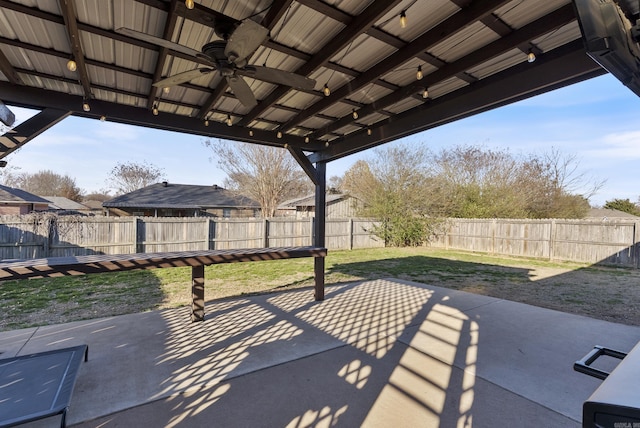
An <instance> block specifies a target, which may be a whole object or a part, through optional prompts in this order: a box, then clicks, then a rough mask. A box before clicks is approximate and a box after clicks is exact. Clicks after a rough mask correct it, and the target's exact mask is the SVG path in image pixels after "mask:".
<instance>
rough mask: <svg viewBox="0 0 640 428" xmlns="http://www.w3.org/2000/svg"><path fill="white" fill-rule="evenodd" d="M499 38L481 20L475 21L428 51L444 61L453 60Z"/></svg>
mask: <svg viewBox="0 0 640 428" xmlns="http://www.w3.org/2000/svg"><path fill="white" fill-rule="evenodd" d="M499 38H500V36H499V35H498V34H496V32H495V31H493V30H491V29H490V28H489V27H487V26H486V25H484V24H483V23H481V22H475V23H473V24H471V25H469V26H468V27H467V28H465V29H464V30H462V31H459V32H458V33H456V34H454V35H453V36H451V37H449V38H447V39H445V40H444V41H443V42H442V43H438V44H437V45H435V46H434V47H433V48H431V49H429V53H430V54H432V55H434V56H435V57H437V58H440V59H441V60H443V61H445V62H454V61H455V60H457V59H458V58H461V57H463V56H465V55H467V54H469V53H470V52H473V51H474V50H476V49H478V48H481V47H482V46H486V45H488V44H489V43H491V42H493V41H494V40H497V39H499Z"/></svg>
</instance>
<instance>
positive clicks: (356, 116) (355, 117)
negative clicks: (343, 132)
mask: <svg viewBox="0 0 640 428" xmlns="http://www.w3.org/2000/svg"><path fill="white" fill-rule="evenodd" d="M351 116H353V118H354V119H357V118H358V112H357V111H356V109H353V113H351Z"/></svg>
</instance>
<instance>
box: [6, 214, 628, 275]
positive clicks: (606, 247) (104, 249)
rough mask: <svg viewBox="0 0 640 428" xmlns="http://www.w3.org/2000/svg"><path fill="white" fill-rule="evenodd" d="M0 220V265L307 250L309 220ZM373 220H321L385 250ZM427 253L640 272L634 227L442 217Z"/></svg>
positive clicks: (334, 246)
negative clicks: (155, 254) (432, 250)
mask: <svg viewBox="0 0 640 428" xmlns="http://www.w3.org/2000/svg"><path fill="white" fill-rule="evenodd" d="M36 220H37V217H33V218H31V217H29V216H24V217H11V218H4V217H3V218H0V259H2V260H6V259H30V258H44V257H69V256H84V255H92V254H133V253H151V252H167V251H198V250H226V249H241V248H263V247H295V246H307V245H313V221H314V219H313V218H309V219H292V218H273V219H216V218H206V217H197V218H193V217H188V218H167V217H69V218H67V217H64V216H61V217H55V216H49V217H47V216H44V217H42V218H40V219H38V220H37V221H36ZM374 223H375V222H374V221H372V220H366V219H327V223H326V239H325V242H326V247H327V248H328V249H329V250H342V249H345V250H346V249H352V248H374V247H384V242H383V241H381V240H380V239H379V238H376V237H375V236H373V235H371V234H370V233H369V232H368V231H369V230H371V227H372V226H373V224H374ZM429 245H430V246H431V247H435V248H445V249H455V250H464V251H477V252H483V253H489V254H500V255H507V256H519V257H531V258H540V259H547V260H563V261H575V262H584V263H602V264H609V265H616V266H624V267H635V268H640V221H635V222H633V221H605V222H603V221H586V220H512V219H497V220H492V219H448V220H446V221H445V222H444V223H443V226H442V228H441V231H440V232H439V233H438V235H437V236H435V237H433V239H432V241H431V242H430V243H429Z"/></svg>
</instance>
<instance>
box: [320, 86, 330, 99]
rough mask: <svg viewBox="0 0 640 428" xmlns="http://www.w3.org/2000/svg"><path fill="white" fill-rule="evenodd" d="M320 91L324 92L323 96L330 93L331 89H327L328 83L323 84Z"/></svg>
mask: <svg viewBox="0 0 640 428" xmlns="http://www.w3.org/2000/svg"><path fill="white" fill-rule="evenodd" d="M322 92H324V96H325V97H328V96H329V95H331V89H329V85H328V84H327V83H325V84H324V89H323V90H322Z"/></svg>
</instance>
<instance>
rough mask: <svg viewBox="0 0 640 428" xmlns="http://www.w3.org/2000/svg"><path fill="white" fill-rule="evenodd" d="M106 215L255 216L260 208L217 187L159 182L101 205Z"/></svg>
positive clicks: (246, 199) (249, 200) (256, 204)
mask: <svg viewBox="0 0 640 428" xmlns="http://www.w3.org/2000/svg"><path fill="white" fill-rule="evenodd" d="M102 206H103V207H104V208H107V209H108V212H109V214H110V215H133V216H147V217H197V216H205V215H208V216H214V217H225V218H231V217H255V216H256V215H257V213H259V211H260V205H259V204H258V203H257V202H256V201H254V200H252V199H249V198H246V197H242V196H235V195H233V194H232V193H231V192H229V191H228V190H225V189H223V188H222V187H219V186H217V185H215V184H214V185H213V186H197V185H191V184H173V183H168V182H166V181H165V182H162V183H157V184H152V185H151V186H147V187H143V188H142V189H138V190H134V191H133V192H130V193H126V194H124V195H120V196H117V197H115V198H113V199H110V200H108V201H105V202H103V203H102Z"/></svg>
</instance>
